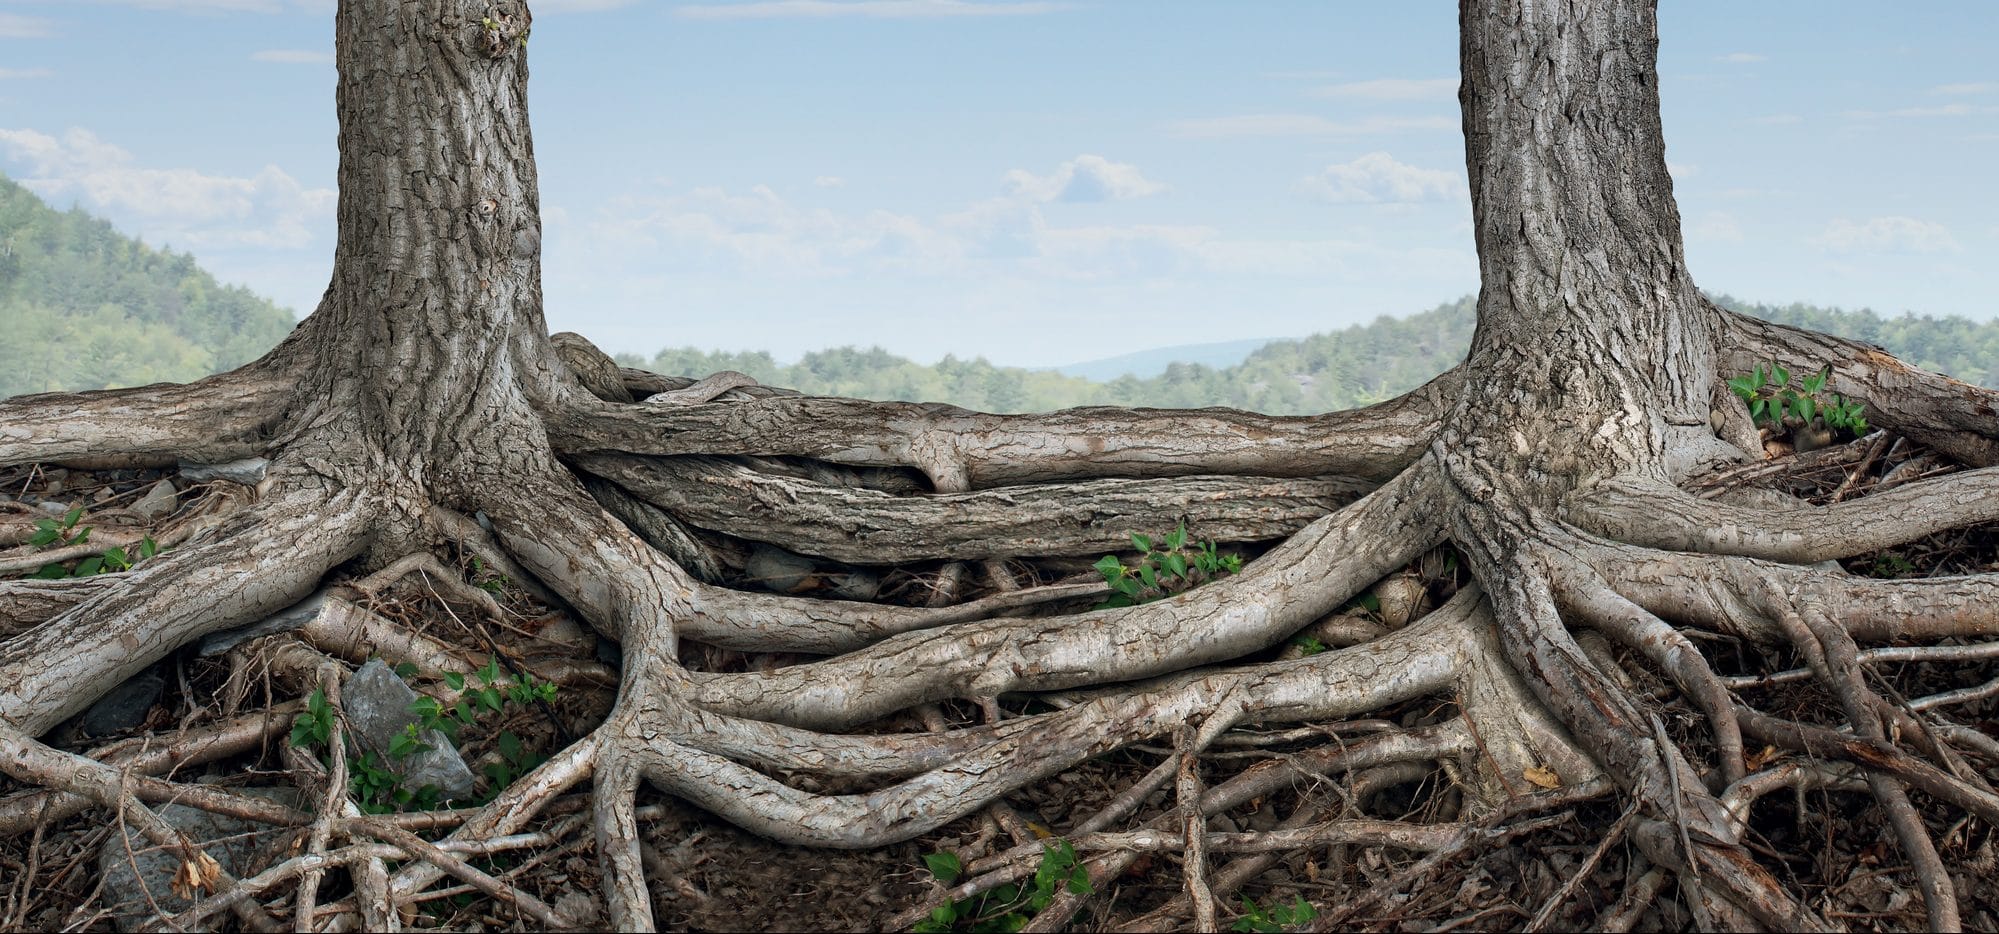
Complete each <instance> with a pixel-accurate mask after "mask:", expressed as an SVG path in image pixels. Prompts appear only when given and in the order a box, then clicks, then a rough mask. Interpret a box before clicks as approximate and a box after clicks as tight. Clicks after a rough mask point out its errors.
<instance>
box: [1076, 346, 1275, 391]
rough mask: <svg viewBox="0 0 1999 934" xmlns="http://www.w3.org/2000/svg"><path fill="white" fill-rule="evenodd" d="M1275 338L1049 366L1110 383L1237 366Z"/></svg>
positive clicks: (1178, 348)
mask: <svg viewBox="0 0 1999 934" xmlns="http://www.w3.org/2000/svg"><path fill="white" fill-rule="evenodd" d="M1276 339H1277V338H1272V337H1259V338H1252V339H1250V340H1241V341H1223V342H1221V343H1218V344H1181V345H1180V346H1178V347H1160V348H1157V349H1155V350H1140V351H1137V352H1135V353H1127V354H1118V355H1117V356H1115V357H1105V358H1104V359H1102V360H1085V361H1083V362H1082V363H1071V364H1068V365H1066V366H1056V367H1048V369H1051V370H1054V371H1055V372H1057V373H1060V374H1062V375H1064V376H1079V377H1082V378H1083V379H1087V380H1092V381H1094V382H1099V383H1104V382H1109V381H1111V380H1114V379H1117V378H1118V377H1120V376H1136V377H1138V378H1139V379H1148V378H1150V377H1154V376H1158V375H1159V374H1161V373H1164V372H1166V368H1167V367H1168V366H1171V365H1173V364H1175V363H1198V364H1200V365H1202V366H1210V367H1228V366H1234V365H1236V364H1238V363H1241V362H1242V361H1243V358H1245V357H1247V356H1249V355H1250V354H1252V353H1254V352H1256V350H1257V349H1258V348H1261V347H1262V346H1263V345H1265V344H1268V343H1270V342H1271V341H1273V340H1276Z"/></svg>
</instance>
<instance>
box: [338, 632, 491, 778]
mask: <svg viewBox="0 0 1999 934" xmlns="http://www.w3.org/2000/svg"><path fill="white" fill-rule="evenodd" d="M341 693H342V698H341V699H342V702H343V703H344V704H345V705H346V708H347V722H348V723H349V724H351V725H352V726H353V728H354V733H355V736H354V738H355V740H356V741H357V742H358V743H359V744H360V745H361V748H363V749H366V750H368V751H370V752H373V753H374V754H375V756H376V757H377V758H379V759H381V760H382V761H383V762H384V763H386V764H387V765H388V767H389V768H390V769H393V770H394V771H395V772H396V774H397V775H399V776H401V778H402V781H403V784H404V785H406V786H408V787H409V788H411V789H417V788H422V787H423V786H425V785H435V786H437V790H438V796H439V797H440V798H443V799H445V800H450V799H452V798H462V797H465V796H466V795H469V794H471V793H472V782H473V779H472V770H471V768H469V767H467V766H466V764H465V759H464V758H463V757H461V756H460V755H458V749H457V748H456V747H454V746H452V745H451V739H450V737H447V736H445V735H444V734H443V733H441V732H439V731H437V730H430V731H428V732H426V733H424V734H423V737H422V738H423V742H424V743H425V744H427V745H429V746H430V748H429V749H426V750H424V751H422V752H419V753H416V754H414V755H411V756H410V757H409V758H407V759H400V760H398V759H395V758H392V757H391V756H390V755H389V748H390V746H391V744H393V743H394V742H395V741H396V737H398V736H401V735H403V728H404V727H406V726H409V725H410V724H412V723H416V722H417V721H418V717H417V715H416V714H415V713H412V712H411V711H410V705H412V704H414V703H416V697H417V695H416V692H415V691H412V690H410V686H409V685H407V684H404V683H403V679H402V678H400V677H397V676H396V673H395V672H394V671H393V670H391V669H390V668H389V666H388V665H386V664H383V663H382V660H381V659H376V660H374V661H371V662H369V663H368V664H366V665H362V666H361V668H360V670H359V671H356V672H354V676H353V677H351V678H348V679H347V684H346V685H345V686H343V687H342V688H341Z"/></svg>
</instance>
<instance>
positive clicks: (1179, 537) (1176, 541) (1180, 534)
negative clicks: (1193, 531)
mask: <svg viewBox="0 0 1999 934" xmlns="http://www.w3.org/2000/svg"><path fill="white" fill-rule="evenodd" d="M1166 547H1167V549H1168V550H1170V551H1179V550H1180V549H1182V548H1185V547H1187V523H1186V522H1184V521H1183V522H1181V523H1180V524H1179V526H1177V527H1175V528H1174V529H1173V531H1172V533H1171V534H1169V535H1167V536H1166Z"/></svg>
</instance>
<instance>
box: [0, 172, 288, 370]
mask: <svg viewBox="0 0 1999 934" xmlns="http://www.w3.org/2000/svg"><path fill="white" fill-rule="evenodd" d="M293 323H294V322H293V319H292V316H291V314H290V313H288V312H286V311H285V310H284V309H282V308H279V307H277V306H276V305H273V304H271V302H270V301H268V300H266V299H263V298H259V297H258V296H256V295H254V294H252V293H251V292H250V291H249V290H248V289H244V288H241V287H237V286H224V285H222V284H220V283H218V282H216V281H215V278H214V277H213V276H210V275H209V274H208V273H207V272H205V271H203V270H202V269H201V268H200V267H198V266H196V265H195V263H194V257H192V256H189V255H188V254H186V253H174V252H172V251H169V250H163V249H154V248H153V247H150V246H147V245H146V244H143V243H140V242H139V241H137V240H135V239H132V238H130V237H126V236H124V235H122V234H120V233H118V232H117V231H116V230H113V229H112V227H111V224H110V223H109V222H108V221H104V220H101V219H99V218H95V217H92V216H90V215H89V214H86V213H84V212H83V211H81V210H79V209H75V208H72V209H70V210H68V211H57V210H54V209H53V208H50V207H49V206H48V205H46V204H44V203H43V202H42V200H41V199H40V198H38V197H36V196H35V194H34V193H33V192H31V191H29V190H27V189H26V188H23V187H22V186H21V185H20V184H18V183H16V182H15V181H13V180H12V179H9V178H7V177H5V176H0V396H11V395H16V394H19V393H28V392H46V391H50V390H57V389H101V388H105V387H109V386H132V385H139V384H143V383H154V382H162V381H173V382H185V381H187V380H191V379H196V378H198V377H201V376H205V375H207V374H209V373H213V372H217V371H219V370H226V369H230V368H232V367H235V366H237V365H239V364H242V363H246V362H248V361H250V360H253V359H255V358H256V357H257V356H258V355H259V354H261V353H263V352H264V351H266V350H269V349H270V348H271V347H272V346H273V345H275V344H276V343H277V342H278V341H279V340H280V339H281V338H283V337H284V336H285V334H287V333H289V332H290V331H291V328H292V325H293Z"/></svg>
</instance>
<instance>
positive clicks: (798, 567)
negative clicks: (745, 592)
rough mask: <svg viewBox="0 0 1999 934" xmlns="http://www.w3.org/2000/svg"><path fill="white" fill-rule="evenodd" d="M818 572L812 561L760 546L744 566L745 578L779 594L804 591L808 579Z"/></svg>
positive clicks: (779, 549)
mask: <svg viewBox="0 0 1999 934" xmlns="http://www.w3.org/2000/svg"><path fill="white" fill-rule="evenodd" d="M817 571H818V567H817V566H816V565H814V564H813V563H812V559H810V558H807V557H804V556H802V555H795V554H792V553H791V552H789V551H785V550H784V549H782V548H772V547H771V546H769V545H758V546H757V547H756V550H754V551H752V552H750V560H749V561H747V562H744V564H743V576H745V577H748V578H749V579H750V580H752V581H755V582H757V583H758V584H760V585H762V586H763V587H764V588H765V589H767V590H773V591H776V592H778V593H792V592H794V591H797V590H800V589H803V588H804V587H805V584H806V579H807V578H810V577H811V576H812V575H813V574H814V573H815V572H817Z"/></svg>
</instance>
